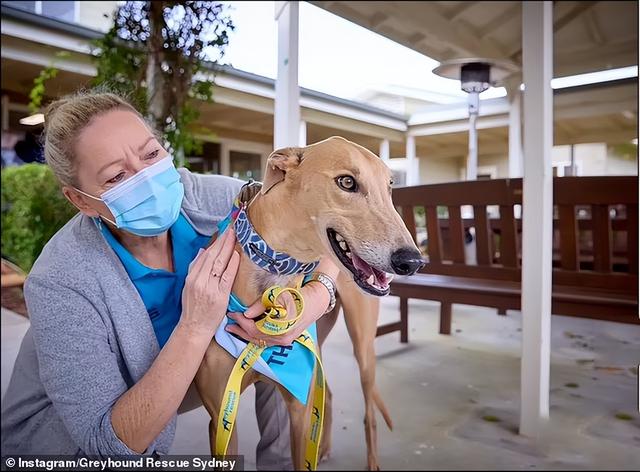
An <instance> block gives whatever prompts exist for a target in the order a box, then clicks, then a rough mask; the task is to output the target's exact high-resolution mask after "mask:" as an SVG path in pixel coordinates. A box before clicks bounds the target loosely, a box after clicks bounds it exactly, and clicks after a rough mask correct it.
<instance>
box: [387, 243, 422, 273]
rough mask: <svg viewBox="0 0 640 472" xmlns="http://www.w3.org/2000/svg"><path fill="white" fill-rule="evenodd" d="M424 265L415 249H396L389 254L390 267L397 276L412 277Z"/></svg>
mask: <svg viewBox="0 0 640 472" xmlns="http://www.w3.org/2000/svg"><path fill="white" fill-rule="evenodd" d="M424 265H425V260H424V259H423V258H422V255H421V254H420V253H419V252H418V251H416V250H415V249H410V248H403V249H398V250H397V251H396V252H394V253H393V254H391V267H393V270H394V272H395V273H396V274H398V275H413V274H415V273H416V272H418V270H420V269H421V268H422V266H424Z"/></svg>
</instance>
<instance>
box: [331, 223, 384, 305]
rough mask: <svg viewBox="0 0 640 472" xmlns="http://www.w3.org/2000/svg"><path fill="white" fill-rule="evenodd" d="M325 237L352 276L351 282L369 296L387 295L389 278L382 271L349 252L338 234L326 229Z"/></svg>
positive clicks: (344, 241) (348, 248)
mask: <svg viewBox="0 0 640 472" xmlns="http://www.w3.org/2000/svg"><path fill="white" fill-rule="evenodd" d="M327 236H328V237H329V242H330V243H331V248H332V249H333V252H335V254H336V256H337V257H338V259H339V260H340V262H342V264H343V265H344V266H345V267H346V268H347V269H349V271H350V272H351V273H352V274H353V280H354V282H355V283H356V284H358V286H359V287H360V288H362V290H364V291H365V292H367V293H370V294H371V295H375V296H377V297H382V296H384V295H388V294H389V282H391V277H390V276H389V275H388V274H387V273H386V272H384V271H382V270H379V269H376V268H375V267H373V266H372V265H370V264H368V263H367V262H365V261H364V260H362V259H361V258H360V257H358V255H357V254H356V253H355V252H353V251H352V250H351V248H350V247H349V244H348V243H347V241H346V240H345V239H344V237H342V235H341V234H340V233H338V232H337V231H336V230H334V229H332V228H327Z"/></svg>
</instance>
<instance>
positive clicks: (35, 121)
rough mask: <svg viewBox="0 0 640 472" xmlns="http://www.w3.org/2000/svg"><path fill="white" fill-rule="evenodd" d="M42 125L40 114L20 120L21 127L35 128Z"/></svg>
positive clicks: (42, 119)
mask: <svg viewBox="0 0 640 472" xmlns="http://www.w3.org/2000/svg"><path fill="white" fill-rule="evenodd" d="M42 123H44V115H43V114H42V113H36V114H35V115H31V116H27V117H25V118H20V124H21V125H27V126H35V125H41V124H42Z"/></svg>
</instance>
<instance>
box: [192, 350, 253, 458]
mask: <svg viewBox="0 0 640 472" xmlns="http://www.w3.org/2000/svg"><path fill="white" fill-rule="evenodd" d="M235 361H236V360H235V359H234V358H233V357H232V356H231V355H229V353H228V352H227V351H225V350H224V349H223V348H222V347H220V345H219V344H218V343H216V342H215V341H211V343H210V344H209V347H208V348H207V351H206V352H205V354H204V358H203V359H202V363H201V364H200V367H199V368H198V372H197V373H196V376H195V384H196V389H197V390H198V394H199V395H200V398H201V399H202V404H203V405H204V407H205V408H206V409H207V411H208V412H209V416H211V421H210V422H209V445H210V448H211V454H212V455H213V454H215V448H216V429H217V427H218V414H219V413H220V404H221V403H222V397H223V395H224V389H225V387H226V384H227V379H228V378H229V375H230V374H231V370H232V369H233V365H234V364H235ZM252 373H253V372H249V373H247V374H246V375H245V377H244V378H243V379H242V390H244V389H245V388H246V387H247V385H250V384H251V383H253V382H254V381H255V380H254V379H253V375H251V374H252ZM237 451H238V432H237V428H234V429H233V433H232V434H231V439H230V441H229V447H228V448H227V454H237Z"/></svg>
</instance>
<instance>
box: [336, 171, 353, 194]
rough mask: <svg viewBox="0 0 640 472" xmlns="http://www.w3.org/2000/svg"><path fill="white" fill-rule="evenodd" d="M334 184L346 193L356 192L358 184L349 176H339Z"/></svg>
mask: <svg viewBox="0 0 640 472" xmlns="http://www.w3.org/2000/svg"><path fill="white" fill-rule="evenodd" d="M336 183H337V184H338V187H340V188H341V189H342V190H345V191H347V192H357V191H358V184H357V183H356V179H354V178H353V177H351V176H350V175H341V176H340V177H338V178H337V179H336Z"/></svg>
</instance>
